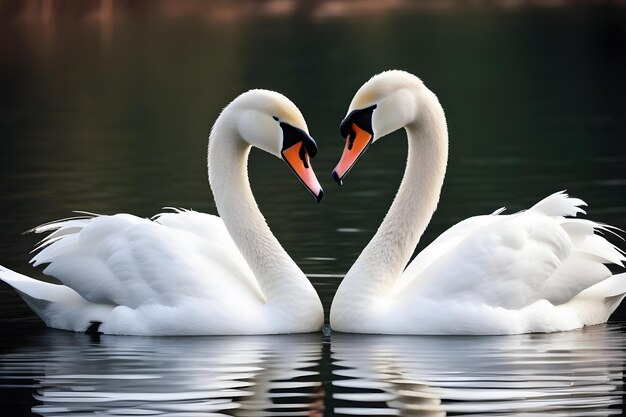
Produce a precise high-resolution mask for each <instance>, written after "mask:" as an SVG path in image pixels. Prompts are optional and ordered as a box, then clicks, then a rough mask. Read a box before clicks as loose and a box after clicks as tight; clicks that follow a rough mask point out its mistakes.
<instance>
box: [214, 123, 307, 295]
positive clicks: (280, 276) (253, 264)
mask: <svg viewBox="0 0 626 417" xmlns="http://www.w3.org/2000/svg"><path fill="white" fill-rule="evenodd" d="M220 122H221V123H220ZM227 124H228V123H226V122H225V121H220V120H218V122H216V125H215V126H214V128H213V130H212V132H211V136H210V138H209V150H208V171H209V183H210V185H211V189H212V190H213V196H214V199H215V204H216V207H217V211H218V213H219V215H220V218H221V219H222V221H223V222H224V224H225V225H226V228H227V229H228V232H229V234H230V236H231V237H232V239H233V241H234V242H235V244H236V245H237V248H238V249H239V251H240V252H241V254H242V255H243V257H244V258H245V259H246V261H247V263H248V265H249V266H250V269H251V270H252V272H253V273H254V275H255V277H256V279H257V281H258V283H259V286H260V288H261V291H262V292H263V295H264V296H265V299H266V302H274V301H278V303H277V304H280V305H283V306H287V304H288V300H290V299H291V300H293V299H297V297H296V296H295V295H296V294H297V292H298V291H306V292H313V293H314V290H313V287H312V286H311V284H310V282H309V281H308V279H307V278H306V276H305V275H304V273H303V272H302V271H301V270H300V268H299V267H298V266H297V265H296V264H295V263H294V262H293V260H292V259H291V257H290V256H289V255H288V254H287V252H286V251H285V250H284V248H283V247H282V246H281V245H280V243H279V242H278V240H277V239H276V237H275V236H274V235H273V234H272V232H271V230H270V228H269V226H268V225H267V222H266V220H265V218H264V217H263V214H261V212H260V210H259V207H258V205H257V203H256V201H255V199H254V196H253V194H252V190H251V188H250V182H249V180H248V155H249V153H250V148H251V147H250V145H249V144H248V143H246V142H245V141H244V140H243V139H241V138H239V137H238V134H237V133H236V132H235V129H228V128H227V127H225V126H224V125H227ZM294 292H296V294H294Z"/></svg>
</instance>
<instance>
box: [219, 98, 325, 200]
mask: <svg viewBox="0 0 626 417" xmlns="http://www.w3.org/2000/svg"><path fill="white" fill-rule="evenodd" d="M228 107H230V108H231V110H235V111H234V112H232V114H236V115H237V116H236V118H235V120H234V121H233V123H234V125H235V129H236V131H237V132H238V134H239V136H240V137H241V139H242V140H243V141H244V142H247V143H248V144H249V145H251V146H254V147H256V148H259V149H262V150H264V151H265V152H268V153H270V154H272V155H274V156H276V157H277V158H280V159H282V160H283V161H285V162H286V163H287V165H288V166H289V168H291V170H292V171H293V172H294V174H296V176H297V177H298V179H299V180H300V182H302V184H303V185H304V186H305V188H306V189H307V190H308V191H309V192H310V193H311V194H313V197H315V200H316V201H317V202H318V203H319V202H320V201H321V200H322V197H323V196H324V190H323V189H322V187H321V185H320V183H319V181H318V180H317V177H316V176H315V172H314V171H313V168H312V167H311V162H310V158H314V157H315V155H316V154H317V144H316V143H315V140H313V138H312V137H311V136H310V134H309V130H308V127H307V125H306V121H305V120H304V116H302V113H301V112H300V110H299V109H298V107H296V105H295V104H294V103H293V102H292V101H291V100H289V99H288V98H287V97H285V96H283V95H282V94H280V93H277V92H275V91H269V90H250V91H248V92H245V93H243V94H241V95H240V96H239V97H237V98H236V99H235V100H234V101H233V102H232V103H231V104H230V105H229V106H228Z"/></svg>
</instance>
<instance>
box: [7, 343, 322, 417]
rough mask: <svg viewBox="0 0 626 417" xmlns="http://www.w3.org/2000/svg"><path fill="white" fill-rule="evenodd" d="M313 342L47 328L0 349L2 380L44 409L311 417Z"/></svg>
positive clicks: (53, 412)
mask: <svg viewBox="0 0 626 417" xmlns="http://www.w3.org/2000/svg"><path fill="white" fill-rule="evenodd" d="M321 347H322V343H321V336H320V335H292V336H272V337H196V338H140V337H115V336H102V337H101V338H100V340H91V339H90V338H89V337H88V336H86V335H77V334H71V333H66V332H58V331H45V332H43V333H41V334H40V336H38V337H37V339H36V340H35V342H34V343H32V344H30V345H29V346H28V347H24V348H19V349H17V350H16V351H13V352H11V353H8V354H6V355H4V356H3V357H2V359H1V362H0V372H1V373H0V378H1V379H0V381H2V382H3V385H4V387H5V388H8V387H7V385H10V386H11V387H13V388H20V387H21V388H33V389H34V397H35V399H36V400H37V402H38V403H39V404H38V405H35V406H34V407H33V408H32V411H33V412H34V413H36V414H38V415H42V416H59V415H68V414H70V415H72V416H77V415H93V413H96V414H98V415H100V414H104V415H184V416H195V415H203V416H207V415H210V416H218V415H232V416H260V415H263V416H274V415H290V416H297V415H308V416H315V415H322V413H323V398H324V392H323V390H322V386H321V383H320V382H319V381H320V379H319V376H318V371H317V369H316V367H317V366H318V364H319V361H320V359H321ZM31 381H34V383H31ZM14 411H18V410H14ZM19 411H22V410H19Z"/></svg>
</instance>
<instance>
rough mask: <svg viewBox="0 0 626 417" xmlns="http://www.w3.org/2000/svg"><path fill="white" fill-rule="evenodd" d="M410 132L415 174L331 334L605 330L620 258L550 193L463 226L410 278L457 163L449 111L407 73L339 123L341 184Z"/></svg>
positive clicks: (340, 295) (598, 228)
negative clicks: (373, 150) (450, 166)
mask: <svg viewBox="0 0 626 417" xmlns="http://www.w3.org/2000/svg"><path fill="white" fill-rule="evenodd" d="M400 128H405V129H406V132H407V135H408V141H409V151H408V163H407V167H406V171H405V174H404V178H403V180H402V183H401V185H400V188H399V190H398V193H397V195H396V197H395V199H394V201H393V204H392V205H391V208H390V209H389V212H388V213H387V215H386V216H385V219H384V221H383V223H382V224H381V225H380V227H379V229H378V231H377V232H376V234H375V235H374V237H373V238H372V240H371V241H370V242H369V244H368V245H367V247H366V248H365V249H364V250H363V252H362V253H361V255H360V256H359V258H358V259H357V260H356V262H355V263H354V265H353V266H352V268H351V269H350V270H349V272H348V273H347V275H346V276H345V278H344V280H343V281H342V282H341V285H340V286H339V289H338V290H337V294H336V295H335V298H334V300H333V303H332V307H331V311H330V324H331V328H332V329H334V330H337V331H342V332H355V333H399V334H512V333H527V332H553V331H562V330H569V329H574V328H578V327H581V326H585V325H593V324H597V323H603V322H605V321H606V320H607V319H608V317H609V315H610V314H611V313H612V312H613V311H614V310H615V308H616V307H617V306H618V305H619V303H620V302H621V301H622V299H623V298H624V296H625V295H626V274H619V275H612V274H611V272H610V271H609V269H608V268H607V267H606V266H605V265H604V264H605V263H607V264H618V265H620V266H621V265H622V262H623V261H624V260H625V258H624V256H622V253H620V252H621V251H620V250H619V249H617V248H616V247H614V246H613V245H612V244H611V243H609V242H608V241H606V240H605V239H604V238H603V237H601V236H599V235H597V234H596V233H594V232H607V231H610V230H611V227H610V226H606V225H601V224H599V223H595V222H592V221H590V220H583V219H574V218H570V216H575V215H576V214H578V213H584V211H583V210H582V209H581V208H580V206H582V205H584V203H583V201H581V200H578V199H574V198H569V197H568V196H567V195H566V194H565V193H563V192H560V193H556V194H553V195H551V196H549V197H547V198H545V199H544V200H542V201H540V202H539V203H537V204H536V205H534V206H533V207H532V208H530V209H529V210H526V211H523V212H520V213H516V214H511V215H501V214H500V213H501V211H502V210H498V211H496V212H494V213H493V214H491V215H487V216H477V217H472V218H469V219H467V220H464V221H462V222H460V223H458V224H456V225H454V226H453V227H452V228H450V229H449V230H447V231H446V232H445V233H443V234H442V235H441V236H440V237H439V238H437V239H436V240H435V241H434V242H433V243H432V244H431V245H430V246H428V247H427V248H426V249H424V250H423V251H422V252H421V253H419V254H418V255H417V257H416V258H415V259H414V260H413V261H412V262H411V263H410V264H409V265H408V266H407V267H406V269H405V266H406V265H407V263H408V261H409V259H410V257H411V255H412V253H413V250H414V249H415V246H416V245H417V243H418V241H419V239H420V237H421V236H422V233H423V232H424V229H425V228H426V226H427V225H428V223H429V221H430V219H431V217H432V215H433V212H434V211H435V209H436V207H437V203H438V200H439V194H440V190H441V187H442V185H443V178H444V174H445V171H446V161H447V158H448V133H447V127H446V119H445V116H444V112H443V109H442V107H441V105H440V104H439V101H438V99H437V97H436V96H435V94H433V93H432V92H431V91H430V90H429V89H428V88H426V87H425V86H424V84H423V83H422V81H421V80H419V79H418V78H417V77H415V76H414V75H412V74H409V73H406V72H403V71H388V72H384V73H382V74H379V75H376V76H374V77H373V78H372V79H370V80H369V81H368V82H366V83H365V84H364V85H363V86H362V87H361V88H360V89H359V91H358V92H357V93H356V95H355V96H354V98H353V100H352V102H351V104H350V108H349V110H348V114H347V116H346V118H345V119H344V121H343V122H342V124H341V134H342V136H343V137H346V138H347V141H346V147H345V149H344V152H343V155H342V157H341V160H340V161H339V163H338V165H337V167H336V168H335V170H334V171H333V177H334V178H335V180H337V182H339V183H340V184H341V181H342V179H343V177H344V176H345V175H346V173H347V172H348V171H349V170H350V168H352V166H353V164H354V163H355V162H356V160H357V158H358V157H359V155H361V154H362V152H363V151H364V150H365V149H366V148H367V147H368V145H369V144H370V143H371V142H373V141H375V140H377V139H380V138H381V137H383V136H385V135H387V134H389V133H391V132H393V131H395V130H397V129H400Z"/></svg>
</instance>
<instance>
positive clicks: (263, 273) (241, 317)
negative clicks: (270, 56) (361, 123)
mask: <svg viewBox="0 0 626 417" xmlns="http://www.w3.org/2000/svg"><path fill="white" fill-rule="evenodd" d="M298 140H299V141H298ZM251 146H256V147H259V148H261V149H263V150H266V151H267V152H270V153H272V154H274V155H276V156H278V157H280V158H282V159H285V161H286V162H287V163H288V164H289V165H290V166H291V168H292V169H293V170H294V172H296V174H297V175H298V176H299V178H300V179H301V181H302V182H303V183H304V184H305V185H306V186H307V188H309V190H310V191H311V192H312V193H313V194H314V195H315V196H316V198H318V199H319V198H321V192H322V191H321V188H320V187H319V183H317V180H316V179H315V174H314V173H313V172H312V169H311V168H310V165H309V160H308V159H309V154H311V156H314V152H315V150H314V142H313V140H312V139H311V138H310V137H309V136H308V132H307V127H306V123H305V122H304V118H303V117H302V115H301V114H300V112H299V110H298V109H297V107H296V106H295V105H294V104H293V103H292V102H291V101H289V100H288V99H287V98H286V97H284V96H282V95H280V94H278V93H275V92H270V91H265V90H252V91H249V92H247V93H244V94H242V95H240V96H239V97H238V98H236V99H235V100H234V101H233V102H232V103H231V104H229V105H228V106H227V107H226V108H225V109H224V111H223V112H222V113H221V115H220V116H219V118H218V119H217V121H216V123H215V126H214V127H213V129H212V132H211V136H210V139H209V156H208V166H209V181H210V183H211V186H212V189H213V194H214V197H215V200H216V205H217V208H218V212H219V213H220V215H221V217H217V216H213V215H210V214H203V213H198V212H195V211H188V210H180V209H174V210H172V211H171V212H166V213H162V214H159V215H157V216H155V217H154V218H153V219H143V218H139V217H136V216H132V215H129V214H116V215H112V216H97V215H93V216H84V217H82V216H81V217H75V218H70V219H65V220H61V221H57V222H52V223H49V224H46V225H42V226H39V227H36V228H35V229H33V231H34V232H36V233H50V234H49V235H48V236H47V237H46V238H45V239H44V240H43V241H42V242H41V244H40V245H39V247H38V248H36V249H38V250H39V252H38V253H37V254H36V255H35V256H34V257H33V259H32V261H31V262H32V263H33V264H34V265H35V266H37V265H42V264H48V266H47V267H46V268H45V269H44V273H45V274H47V275H51V276H53V277H55V278H57V279H58V280H60V281H61V282H62V284H63V285H57V284H51V283H46V282H42V281H39V280H35V279H32V278H29V277H26V276H24V275H21V274H18V273H16V272H14V271H11V270H9V269H6V268H2V267H0V279H2V280H3V281H5V282H6V283H8V284H9V285H11V286H13V287H14V288H15V289H16V290H17V291H18V293H19V294H20V295H21V296H22V298H23V299H24V300H25V301H26V303H27V304H28V305H29V306H30V307H31V308H32V309H33V311H35V313H37V314H38V315H39V316H40V317H41V318H42V319H43V321H44V322H45V323H46V324H47V325H48V326H49V327H53V328H58V329H65V330H73V331H86V330H88V329H90V327H92V326H94V323H95V324H96V326H97V330H98V331H99V332H103V333H109V334H133V335H207V334H271V333H300V332H313V331H318V330H320V329H321V327H322V324H323V310H322V305H321V302H320V300H319V297H318V296H317V294H316V292H315V290H314V288H313V286H312V285H311V283H310V282H309V281H308V279H307V278H306V276H305V275H304V274H303V273H302V271H301V270H300V268H298V266H297V265H296V264H295V263H294V262H293V260H292V259H291V258H290V257H289V256H288V254H287V253H286V252H285V250H284V249H283V248H282V246H281V245H280V244H279V243H278V241H277V240H276V238H275V237H274V235H273V234H272V233H271V231H270V230H269V228H268V226H267V224H266V222H265V219H264V218H263V216H262V215H261V213H260V212H259V210H258V207H257V205H256V203H255V201H254V198H253V196H252V192H251V190H250V186H249V182H248V175H247V156H248V153H249V150H250V147H251ZM292 147H296V149H295V150H297V151H298V152H296V153H294V152H293V151H292ZM295 154H297V157H294V155H295ZM305 162H306V163H305Z"/></svg>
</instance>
